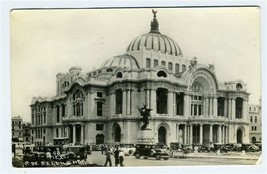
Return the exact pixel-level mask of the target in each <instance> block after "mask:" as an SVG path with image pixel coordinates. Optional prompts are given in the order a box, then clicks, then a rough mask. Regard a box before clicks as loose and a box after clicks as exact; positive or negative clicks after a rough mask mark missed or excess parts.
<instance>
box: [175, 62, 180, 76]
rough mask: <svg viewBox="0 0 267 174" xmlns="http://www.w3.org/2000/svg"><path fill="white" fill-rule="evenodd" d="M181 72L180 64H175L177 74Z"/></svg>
mask: <svg viewBox="0 0 267 174" xmlns="http://www.w3.org/2000/svg"><path fill="white" fill-rule="evenodd" d="M177 73H179V64H178V63H176V64H175V74H177Z"/></svg>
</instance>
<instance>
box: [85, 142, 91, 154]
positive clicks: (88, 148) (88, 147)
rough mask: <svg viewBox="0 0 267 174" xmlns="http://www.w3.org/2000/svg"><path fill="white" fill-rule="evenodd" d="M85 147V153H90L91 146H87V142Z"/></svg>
mask: <svg viewBox="0 0 267 174" xmlns="http://www.w3.org/2000/svg"><path fill="white" fill-rule="evenodd" d="M85 148H86V153H87V154H91V153H90V150H91V148H90V146H89V144H88V143H87V145H86V146H85Z"/></svg>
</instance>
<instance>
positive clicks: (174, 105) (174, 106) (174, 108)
mask: <svg viewBox="0 0 267 174" xmlns="http://www.w3.org/2000/svg"><path fill="white" fill-rule="evenodd" d="M173 115H178V114H177V106H176V92H174V93H173Z"/></svg>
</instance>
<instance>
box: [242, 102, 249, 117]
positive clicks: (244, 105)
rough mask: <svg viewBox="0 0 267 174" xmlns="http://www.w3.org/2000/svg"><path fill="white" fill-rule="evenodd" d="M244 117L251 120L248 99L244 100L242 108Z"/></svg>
mask: <svg viewBox="0 0 267 174" xmlns="http://www.w3.org/2000/svg"><path fill="white" fill-rule="evenodd" d="M242 111H243V113H242V116H243V117H242V119H243V120H245V121H249V119H248V116H247V115H248V101H247V100H243V108H242Z"/></svg>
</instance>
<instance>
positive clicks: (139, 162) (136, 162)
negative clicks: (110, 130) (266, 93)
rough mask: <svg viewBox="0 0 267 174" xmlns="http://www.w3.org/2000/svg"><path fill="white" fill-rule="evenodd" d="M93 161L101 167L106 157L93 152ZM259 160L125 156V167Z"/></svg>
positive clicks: (249, 162) (245, 163)
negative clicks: (159, 158) (158, 158)
mask: <svg viewBox="0 0 267 174" xmlns="http://www.w3.org/2000/svg"><path fill="white" fill-rule="evenodd" d="M88 158H89V159H91V160H92V161H97V164H99V165H101V164H104V163H105V155H102V154H101V152H92V155H90V156H88ZM256 162H257V160H255V159H251V160H247V159H225V158H184V159H180V158H170V159H169V160H163V159H162V160H156V159H155V158H148V159H144V158H140V159H136V158H135V157H134V156H125V157H124V165H125V166H204V165H255V164H256ZM112 165H113V166H114V157H113V156H112Z"/></svg>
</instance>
